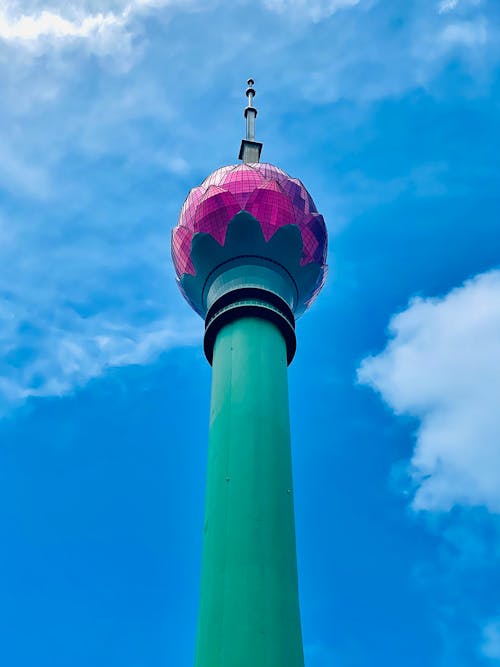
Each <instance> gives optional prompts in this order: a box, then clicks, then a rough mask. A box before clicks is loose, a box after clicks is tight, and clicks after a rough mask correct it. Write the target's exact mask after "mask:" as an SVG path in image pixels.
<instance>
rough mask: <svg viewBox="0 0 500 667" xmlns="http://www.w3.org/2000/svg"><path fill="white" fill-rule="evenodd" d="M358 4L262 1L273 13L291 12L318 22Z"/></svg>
mask: <svg viewBox="0 0 500 667" xmlns="http://www.w3.org/2000/svg"><path fill="white" fill-rule="evenodd" d="M360 2H361V0H264V5H265V6H266V7H267V8H268V9H271V10H273V11H277V12H280V13H282V12H291V13H293V14H300V15H301V16H307V17H309V18H311V19H312V20H313V21H319V20H321V19H324V18H327V17H329V16H332V15H333V14H335V13H336V12H338V11H340V10H342V9H348V8H350V7H355V6H356V5H359V3H360Z"/></svg>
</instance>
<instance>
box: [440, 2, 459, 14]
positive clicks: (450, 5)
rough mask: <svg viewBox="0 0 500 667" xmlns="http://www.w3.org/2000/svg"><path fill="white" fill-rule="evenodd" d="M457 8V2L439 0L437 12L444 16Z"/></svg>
mask: <svg viewBox="0 0 500 667" xmlns="http://www.w3.org/2000/svg"><path fill="white" fill-rule="evenodd" d="M457 6H458V0H441V2H440V3H439V5H438V12H439V13H440V14H446V13H447V12H451V11H453V10H454V9H456V8H457Z"/></svg>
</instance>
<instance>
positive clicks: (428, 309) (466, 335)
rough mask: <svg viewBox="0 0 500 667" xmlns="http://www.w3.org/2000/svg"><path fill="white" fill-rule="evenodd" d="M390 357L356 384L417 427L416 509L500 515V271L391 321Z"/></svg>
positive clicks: (368, 367)
mask: <svg viewBox="0 0 500 667" xmlns="http://www.w3.org/2000/svg"><path fill="white" fill-rule="evenodd" d="M389 331H390V335H391V340H390V341H389V343H388V344H387V346H386V348H385V350H383V351H382V352H381V353H380V354H378V355H376V356H374V357H368V358H367V359H365V360H364V361H363V363H362V364H361V367H360V369H359V371H358V378H359V381H360V382H362V383H365V384H368V385H370V386H372V387H373V388H374V389H376V390H377V391H378V392H380V394H381V395H382V397H383V398H384V400H385V401H386V402H387V403H388V404H389V406H390V407H391V408H392V409H393V410H394V412H395V413H396V414H405V415H411V416H413V417H416V418H417V419H418V420H419V427H418V431H417V438H416V445H415V450H414V453H413V457H412V459H411V474H412V476H413V478H414V481H415V484H416V486H417V491H416V494H415V497H414V499H413V507H414V508H415V509H417V510H441V511H445V510H449V509H450V508H451V507H452V506H453V505H456V504H462V505H465V506H475V505H477V506H479V505H484V506H486V507H487V508H488V509H489V510H490V511H491V512H500V412H499V410H498V396H499V395H500V271H496V270H495V271H491V272H489V273H485V274H481V275H479V276H476V277H475V278H474V279H472V280H469V281H468V282H466V283H465V284H464V285H463V286H461V287H459V288H456V289H454V290H452V291H451V292H450V293H448V294H447V295H446V296H444V297H442V298H434V299H433V298H429V299H423V298H416V299H414V300H413V301H412V302H411V303H410V305H409V307H408V309H407V310H405V311H404V312H402V313H400V314H398V315H396V316H395V317H393V318H392V320H391V323H390V327H389Z"/></svg>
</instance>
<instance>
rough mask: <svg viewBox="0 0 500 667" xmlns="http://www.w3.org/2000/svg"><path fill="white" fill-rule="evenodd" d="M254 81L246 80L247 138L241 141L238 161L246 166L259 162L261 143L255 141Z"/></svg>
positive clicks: (245, 112)
mask: <svg viewBox="0 0 500 667" xmlns="http://www.w3.org/2000/svg"><path fill="white" fill-rule="evenodd" d="M254 84H255V81H254V80H253V79H248V81H247V90H246V93H245V94H246V96H247V99H248V103H247V106H246V107H245V111H244V114H245V118H246V121H247V136H246V139H243V140H242V141H241V146H240V154H239V156H238V157H239V159H240V160H243V162H245V163H246V164H248V163H249V162H258V161H259V160H260V153H261V151H262V143H261V142H260V141H255V118H256V116H257V109H256V108H255V107H254V105H253V98H254V97H255V88H254Z"/></svg>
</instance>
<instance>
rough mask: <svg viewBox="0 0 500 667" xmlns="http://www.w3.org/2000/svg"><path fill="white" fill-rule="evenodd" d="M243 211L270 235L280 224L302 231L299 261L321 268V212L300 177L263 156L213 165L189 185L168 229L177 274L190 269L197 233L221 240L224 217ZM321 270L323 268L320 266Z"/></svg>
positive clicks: (323, 241)
mask: <svg viewBox="0 0 500 667" xmlns="http://www.w3.org/2000/svg"><path fill="white" fill-rule="evenodd" d="M240 211H246V212H247V213H249V214H250V215H252V216H253V217H254V218H255V219H256V220H257V221H258V222H259V224H260V226H261V230H262V234H263V236H264V239H265V240H266V241H269V240H270V239H271V238H272V236H273V235H274V233H275V232H276V231H277V230H278V229H279V228H280V227H283V226H285V225H295V226H297V227H298V228H299V230H300V234H301V237H302V243H303V249H302V256H301V260H300V264H301V265H302V266H305V265H307V264H313V263H314V264H317V265H319V266H321V267H322V268H323V269H326V251H327V234H326V228H325V223H324V220H323V216H322V215H320V214H319V213H318V211H317V210H316V206H315V204H314V202H313V200H312V198H311V196H310V195H309V193H308V192H307V190H306V189H305V187H304V186H303V185H302V183H301V182H300V181H299V180H298V179H296V178H291V177H290V176H288V174H286V173H285V172H284V171H282V170H281V169H279V168H278V167H275V166H274V165H271V164H267V163H265V162H256V163H252V164H238V165H230V166H227V167H222V168H220V169H217V170H216V171H214V172H213V173H212V174H211V175H210V176H209V177H208V178H206V179H205V180H204V181H203V183H202V184H201V185H200V186H198V187H196V188H193V189H192V190H191V192H190V193H189V195H188V197H187V199H186V201H185V202H184V205H183V207H182V209H181V212H180V216H179V221H178V224H177V226H176V227H175V229H174V230H173V234H172V256H173V260H174V265H175V270H176V273H177V277H178V278H181V277H182V276H183V275H185V274H189V275H193V276H194V275H195V274H196V271H195V268H194V265H193V262H192V259H191V243H192V240H193V237H194V236H195V235H196V234H198V233H200V232H201V233H205V234H210V235H211V236H212V237H213V238H214V239H215V240H216V241H217V243H219V244H220V245H221V246H223V245H224V243H225V238H226V232H227V228H228V225H229V223H230V222H231V220H232V219H233V218H234V216H235V215H236V214H237V213H239V212H240ZM322 273H324V271H322Z"/></svg>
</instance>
